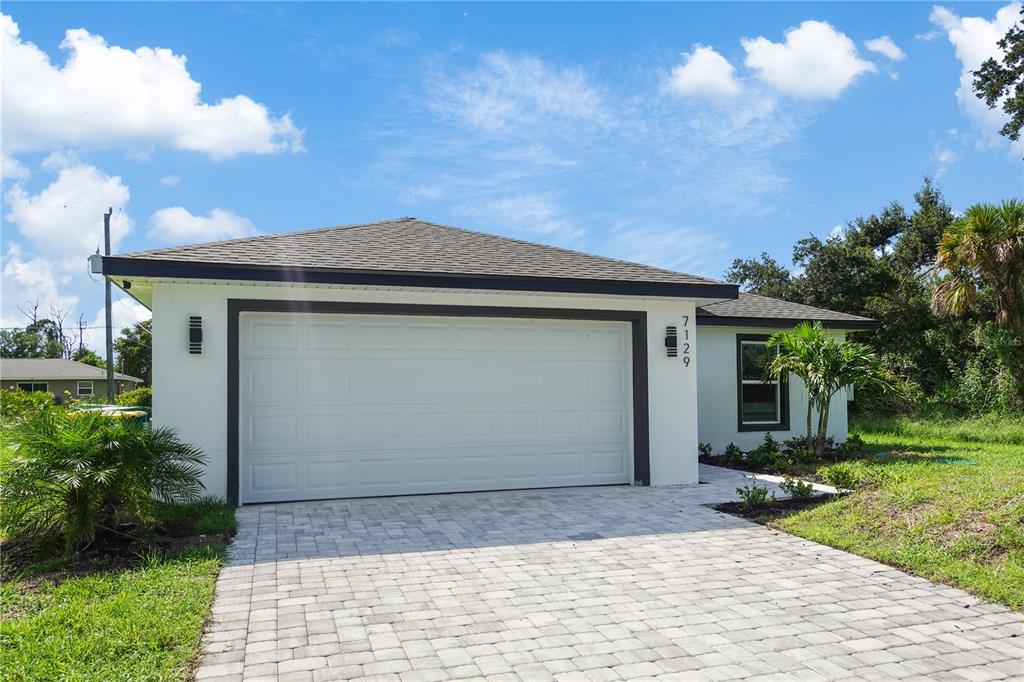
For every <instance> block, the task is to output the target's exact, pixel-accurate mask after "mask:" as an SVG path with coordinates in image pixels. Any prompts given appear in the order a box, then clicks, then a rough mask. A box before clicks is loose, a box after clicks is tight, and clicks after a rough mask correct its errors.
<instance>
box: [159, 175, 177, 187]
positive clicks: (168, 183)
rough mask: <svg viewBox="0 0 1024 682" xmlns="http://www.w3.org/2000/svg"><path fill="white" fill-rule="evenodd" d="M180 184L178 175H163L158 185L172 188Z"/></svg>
mask: <svg viewBox="0 0 1024 682" xmlns="http://www.w3.org/2000/svg"><path fill="white" fill-rule="evenodd" d="M180 182H181V176H180V175H165V176H163V177H162V178H160V184H161V185H164V186H165V187H174V186H175V185H177V184H178V183H180Z"/></svg>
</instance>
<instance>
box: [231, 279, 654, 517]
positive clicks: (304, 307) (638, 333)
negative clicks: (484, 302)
mask: <svg viewBox="0 0 1024 682" xmlns="http://www.w3.org/2000/svg"><path fill="white" fill-rule="evenodd" d="M243 312H290V313H333V314H371V315H426V316H447V317H508V318H528V319H550V320H609V321H620V322H629V323H630V326H631V328H632V343H633V353H632V355H633V358H632V374H633V480H634V481H635V482H636V483H639V484H640V485H650V484H651V453H650V406H649V400H648V386H647V383H648V370H647V313H646V312H644V311H642V310H586V309H580V308H517V307H502V306H460V305H416V304H406V303H345V302H335V301H294V300H281V301H274V300H266V299H245V298H229V299H228V320H227V322H228V349H227V351H228V377H227V378H228V405H227V408H228V410H227V412H228V438H227V457H228V491H227V492H228V501H229V502H231V503H232V504H235V505H238V504H239V502H240V493H241V490H240V480H241V479H240V477H239V466H240V451H239V436H240V430H239V426H240V424H239V359H238V339H239V327H240V317H241V314H242V313H243Z"/></svg>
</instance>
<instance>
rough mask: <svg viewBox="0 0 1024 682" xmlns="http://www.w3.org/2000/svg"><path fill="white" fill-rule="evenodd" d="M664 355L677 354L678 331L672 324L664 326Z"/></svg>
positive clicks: (675, 355) (674, 355)
mask: <svg viewBox="0 0 1024 682" xmlns="http://www.w3.org/2000/svg"><path fill="white" fill-rule="evenodd" d="M665 355H667V356H668V357H670V358H674V357H677V356H678V355H679V333H678V330H677V329H676V327H675V326H674V325H672V326H669V327H665Z"/></svg>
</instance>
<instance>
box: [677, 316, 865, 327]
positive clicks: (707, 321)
mask: <svg viewBox="0 0 1024 682" xmlns="http://www.w3.org/2000/svg"><path fill="white" fill-rule="evenodd" d="M801 322H820V323H821V326H822V327H825V328H826V329H851V330H856V331H859V330H862V329H874V328H876V327H877V326H878V322H877V321H875V320H823V319H817V320H811V319H804V318H787V317H718V316H716V315H707V314H705V315H701V314H700V313H697V326H699V327H769V328H772V329H778V328H788V327H795V326H796V325H798V324H800V323H801Z"/></svg>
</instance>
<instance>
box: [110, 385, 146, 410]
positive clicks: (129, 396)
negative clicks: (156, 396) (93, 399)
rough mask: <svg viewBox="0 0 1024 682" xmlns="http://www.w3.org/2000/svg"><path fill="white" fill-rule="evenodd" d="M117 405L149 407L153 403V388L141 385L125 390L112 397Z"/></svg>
mask: <svg viewBox="0 0 1024 682" xmlns="http://www.w3.org/2000/svg"><path fill="white" fill-rule="evenodd" d="M114 402H116V403H117V404H118V405H127V406H132V405H138V406H141V407H151V406H152V405H153V389H152V388H150V387H149V386H142V387H140V388H133V389H132V390H130V391H125V392H124V393H122V394H121V395H119V396H117V398H115V399H114Z"/></svg>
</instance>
